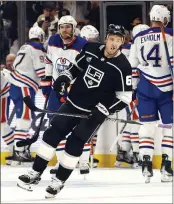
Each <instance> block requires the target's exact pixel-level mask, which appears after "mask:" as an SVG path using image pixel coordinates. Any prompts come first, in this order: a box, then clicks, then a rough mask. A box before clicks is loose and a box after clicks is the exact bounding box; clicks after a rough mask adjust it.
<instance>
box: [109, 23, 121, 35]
mask: <svg viewBox="0 0 174 204" xmlns="http://www.w3.org/2000/svg"><path fill="white" fill-rule="evenodd" d="M109 34H112V35H120V36H123V37H125V29H124V27H123V26H121V25H115V24H110V25H109V26H108V28H107V30H106V37H107V36H108V35H109Z"/></svg>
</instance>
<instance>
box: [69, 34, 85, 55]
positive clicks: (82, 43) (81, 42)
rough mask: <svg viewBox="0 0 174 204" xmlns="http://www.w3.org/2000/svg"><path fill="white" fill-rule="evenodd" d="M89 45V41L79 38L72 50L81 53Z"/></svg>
mask: <svg viewBox="0 0 174 204" xmlns="http://www.w3.org/2000/svg"><path fill="white" fill-rule="evenodd" d="M87 43H88V41H87V40H85V39H84V38H82V37H80V36H77V37H76V39H75V41H74V43H73V44H72V49H74V50H77V51H78V52H80V51H81V50H82V48H83V47H84V46H85V45H86V44H87Z"/></svg>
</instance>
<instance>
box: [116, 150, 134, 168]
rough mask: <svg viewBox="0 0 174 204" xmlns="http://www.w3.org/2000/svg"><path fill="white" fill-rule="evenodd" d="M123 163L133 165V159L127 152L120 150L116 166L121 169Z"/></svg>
mask: <svg viewBox="0 0 174 204" xmlns="http://www.w3.org/2000/svg"><path fill="white" fill-rule="evenodd" d="M122 162H125V163H127V164H133V161H132V158H131V157H130V156H129V154H128V153H127V152H126V151H122V150H120V151H119V152H118V154H117V157H116V162H115V164H114V166H115V167H120V166H121V164H122Z"/></svg>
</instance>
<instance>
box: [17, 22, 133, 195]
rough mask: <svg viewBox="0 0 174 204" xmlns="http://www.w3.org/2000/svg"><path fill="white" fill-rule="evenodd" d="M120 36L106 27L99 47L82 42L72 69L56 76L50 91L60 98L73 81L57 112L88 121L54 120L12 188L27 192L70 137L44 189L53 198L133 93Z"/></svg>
mask: <svg viewBox="0 0 174 204" xmlns="http://www.w3.org/2000/svg"><path fill="white" fill-rule="evenodd" d="M124 36H125V33H124V28H123V27H122V26H119V25H113V24H112V25H110V26H109V27H108V29H107V32H106V39H105V44H104V45H103V44H99V43H87V44H86V46H85V47H84V48H83V49H82V51H81V53H80V54H79V55H78V56H77V57H76V63H77V66H75V65H73V64H72V65H71V66H70V68H69V69H68V70H65V71H63V72H61V74H60V75H59V77H58V78H57V80H56V81H55V83H54V89H55V91H56V93H57V95H58V96H59V97H61V96H62V94H63V91H62V90H63V89H64V90H66V88H67V87H68V86H69V84H70V82H71V80H73V79H75V78H76V80H75V82H74V84H73V86H72V88H71V90H70V92H69V95H68V98H67V102H66V103H64V104H63V105H62V106H61V107H60V109H59V112H64V113H72V114H73V113H74V114H86V115H88V119H81V118H75V117H66V116H58V115H55V116H54V117H53V119H52V121H51V127H49V128H48V129H47V130H46V131H45V132H44V134H43V139H42V142H41V144H40V147H39V148H38V151H37V155H36V158H35V162H34V164H33V167H32V170H31V171H29V172H28V174H24V175H21V176H19V180H18V184H17V185H18V186H19V187H21V188H23V189H26V190H29V191H31V186H30V185H31V184H37V183H38V182H39V181H40V179H41V175H42V173H43V172H44V170H45V169H46V167H47V164H48V162H49V161H50V160H51V159H52V157H53V156H54V154H55V149H56V147H57V144H58V143H59V142H60V141H61V140H63V139H64V137H65V136H66V135H68V133H70V132H71V135H70V136H69V137H68V139H67V142H66V146H65V152H64V156H63V158H62V160H61V161H60V165H59V168H58V170H57V173H56V175H55V176H53V177H52V181H51V183H50V185H49V186H48V187H47V188H46V193H47V195H46V198H52V197H54V196H55V195H56V194H57V193H58V192H59V191H60V190H61V189H62V188H63V186H64V183H65V181H66V180H67V179H68V178H69V176H70V175H71V173H72V171H73V170H74V168H75V167H76V164H77V162H78V160H79V156H80V155H81V154H82V150H83V147H84V144H85V143H86V142H89V141H90V140H91V138H92V137H93V136H94V135H95V133H96V131H97V130H98V128H99V127H100V126H101V124H102V123H103V122H104V120H105V119H106V118H107V116H109V114H110V111H111V110H112V108H114V107H115V105H117V104H118V103H119V102H120V101H121V100H122V98H124V96H125V94H126V92H127V91H131V90H132V86H131V73H132V70H131V66H130V64H129V62H128V60H127V59H126V57H125V56H124V55H123V54H122V53H121V52H120V47H121V46H122V45H123V43H124ZM62 86H63V89H62ZM115 96H117V101H116V102H115ZM114 102H115V103H114Z"/></svg>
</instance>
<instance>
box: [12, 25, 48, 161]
mask: <svg viewBox="0 0 174 204" xmlns="http://www.w3.org/2000/svg"><path fill="white" fill-rule="evenodd" d="M29 39H30V40H29V41H28V42H26V43H25V44H24V45H23V46H22V47H21V48H20V49H19V51H18V53H17V57H16V59H15V61H14V63H13V67H14V71H13V72H12V73H10V75H9V77H8V80H9V82H10V83H11V87H10V97H11V99H12V101H13V103H14V105H15V111H16V118H17V119H16V127H15V130H14V157H15V159H14V160H15V161H17V163H19V162H28V161H32V159H31V157H30V155H29V154H28V152H27V151H26V150H25V148H24V147H17V145H16V143H17V142H18V141H20V140H26V139H27V137H29V133H28V131H29V128H30V125H31V119H32V117H33V114H32V113H31V111H30V109H29V108H28V107H27V106H26V105H25V103H24V102H23V97H25V96H30V97H31V99H32V101H33V102H34V99H35V94H36V92H37V90H38V87H39V85H40V78H42V77H43V76H45V64H44V55H45V51H44V49H43V45H42V42H43V39H44V32H43V31H42V29H41V28H39V27H33V28H31V29H30V31H29Z"/></svg>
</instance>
